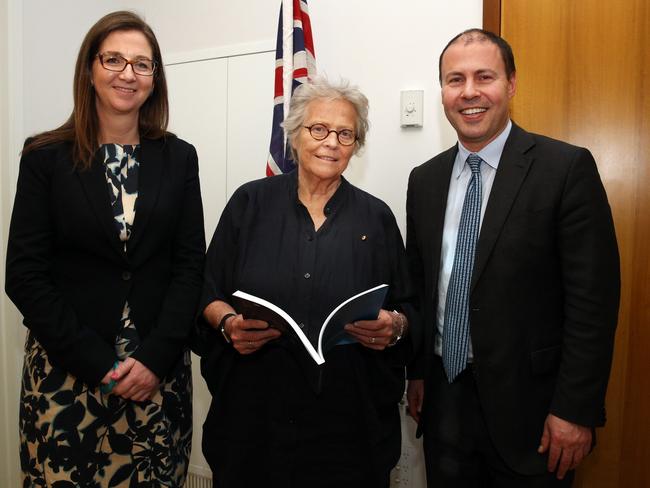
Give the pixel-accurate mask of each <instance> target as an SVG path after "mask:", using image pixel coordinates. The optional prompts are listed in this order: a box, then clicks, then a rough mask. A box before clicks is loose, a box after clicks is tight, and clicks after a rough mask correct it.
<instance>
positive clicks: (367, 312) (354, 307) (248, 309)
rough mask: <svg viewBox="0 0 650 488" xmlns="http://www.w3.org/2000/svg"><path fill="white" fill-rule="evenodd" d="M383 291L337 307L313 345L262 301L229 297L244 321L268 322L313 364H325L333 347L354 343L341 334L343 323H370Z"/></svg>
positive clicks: (277, 310) (235, 295) (288, 319)
mask: <svg viewBox="0 0 650 488" xmlns="http://www.w3.org/2000/svg"><path fill="white" fill-rule="evenodd" d="M387 292H388V285H379V286H375V287H374V288H370V289H369V290H366V291H362V292H361V293H358V294H357V295H354V296H353V297H350V298H348V299H347V300H345V301H344V302H343V303H341V304H340V305H338V306H337V307H336V308H335V309H334V310H332V312H331V313H330V314H329V316H328V317H327V318H326V319H325V322H323V325H322V326H321V329H320V333H319V335H318V343H317V344H312V343H311V342H310V340H309V339H308V338H307V336H306V335H305V333H304V332H303V331H302V329H301V328H300V326H299V325H298V324H297V323H296V321H295V320H293V319H292V318H291V317H290V316H289V314H288V313H286V312H285V311H284V310H282V309H281V308H280V307H278V306H277V305H274V304H273V303H271V302H269V301H267V300H264V299H263V298H259V297H256V296H254V295H250V294H248V293H245V292H243V291H240V290H237V291H236V292H235V293H233V295H232V296H233V302H232V305H233V306H234V308H235V310H237V312H238V313H240V314H242V315H243V316H244V318H245V319H256V320H264V321H266V322H268V323H269V326H270V327H274V328H276V329H278V330H280V331H282V333H283V334H286V333H291V332H293V334H294V335H295V336H296V337H297V338H298V340H300V342H301V343H302V344H303V345H304V347H305V349H306V350H307V352H308V353H309V355H310V356H311V357H312V358H313V359H314V361H316V363H317V364H323V363H324V362H325V357H324V354H325V352H327V351H328V350H330V349H331V348H332V347H334V346H336V345H337V344H347V343H349V342H352V341H353V340H354V339H352V337H351V336H349V335H348V334H347V333H346V332H345V329H344V328H343V327H345V325H346V324H349V323H351V322H354V321H356V320H374V319H376V318H377V316H378V315H379V310H380V309H381V306H382V305H383V303H384V299H385V298H386V293H387ZM351 339H352V340H351Z"/></svg>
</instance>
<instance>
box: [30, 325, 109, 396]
mask: <svg viewBox="0 0 650 488" xmlns="http://www.w3.org/2000/svg"><path fill="white" fill-rule="evenodd" d="M36 338H37V339H38V340H39V342H40V343H41V344H42V346H43V347H44V348H45V351H46V352H47V356H48V358H49V360H50V362H51V363H52V365H54V366H56V367H59V368H62V369H64V370H66V371H68V372H69V373H70V374H72V375H73V376H75V377H76V378H79V379H80V380H82V381H83V382H84V383H86V384H87V385H89V386H96V385H98V384H99V383H100V382H101V380H102V378H104V376H106V373H108V372H109V370H110V369H111V368H112V367H113V364H114V363H115V361H116V359H117V357H116V354H115V350H114V349H113V348H112V347H111V346H109V345H108V344H106V342H105V341H104V340H103V339H102V338H101V337H99V336H98V335H96V334H94V333H92V332H90V331H87V332H83V333H81V334H80V335H79V336H77V337H76V338H75V340H74V341H73V343H71V344H66V347H65V348H56V347H48V343H47V341H46V340H42V339H41V338H39V337H38V335H37V336H36ZM71 351H74V352H71Z"/></svg>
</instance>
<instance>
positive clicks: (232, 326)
mask: <svg viewBox="0 0 650 488" xmlns="http://www.w3.org/2000/svg"><path fill="white" fill-rule="evenodd" d="M224 329H225V332H226V334H228V336H229V337H230V340H231V342H232V345H233V347H234V348H235V349H236V350H237V352H239V353H240V354H251V353H254V352H255V351H257V350H259V349H260V348H262V347H263V346H264V344H266V343H267V342H269V341H272V340H273V339H277V338H278V337H280V336H281V335H282V333H281V332H280V331H279V330H278V329H273V328H271V327H269V324H268V322H265V321H263V320H247V319H244V317H243V316H242V315H241V314H239V315H236V316H234V317H231V318H229V319H228V320H226V323H225V324H224Z"/></svg>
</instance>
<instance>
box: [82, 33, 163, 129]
mask: <svg viewBox="0 0 650 488" xmlns="http://www.w3.org/2000/svg"><path fill="white" fill-rule="evenodd" d="M99 52H100V53H107V52H111V53H118V54H120V55H121V56H123V57H124V58H126V59H128V60H130V61H133V60H136V59H139V58H147V59H152V56H153V54H152V49H151V46H150V45H149V41H148V40H147V38H146V37H145V36H144V34H143V33H142V32H140V31H135V30H127V31H115V32H112V33H111V34H109V35H108V36H107V37H106V39H104V42H102V44H101V46H100V47H99ZM153 79H154V77H153V76H142V75H136V74H135V73H134V72H133V67H132V66H131V65H127V66H126V68H125V69H124V71H122V72H121V73H118V72H115V71H109V70H107V69H105V68H104V67H102V65H101V63H100V61H99V58H95V61H94V62H93V67H92V80H93V86H94V87H95V103H96V107H97V113H98V115H99V117H100V119H101V118H104V117H110V116H113V115H127V114H131V115H134V116H137V114H138V112H139V110H140V107H142V105H143V104H144V102H145V101H146V100H147V98H148V97H149V95H150V93H151V89H152V87H153Z"/></svg>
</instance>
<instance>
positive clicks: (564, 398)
mask: <svg viewBox="0 0 650 488" xmlns="http://www.w3.org/2000/svg"><path fill="white" fill-rule="evenodd" d="M439 68H440V83H441V87H442V103H443V106H444V109H445V114H446V116H447V118H448V120H449V122H450V123H451V125H452V126H453V127H454V129H455V130H456V132H457V135H458V144H456V145H454V146H453V147H452V148H451V149H449V150H447V151H444V152H443V153H441V154H439V155H438V156H436V157H435V158H433V159H431V160H430V161H428V162H426V163H424V164H422V165H421V166H419V167H417V168H415V169H414V170H413V172H412V173H411V175H410V178H409V187H408V197H407V251H408V255H409V259H410V261H411V267H412V271H413V275H414V278H415V280H416V283H417V285H418V288H419V290H420V303H421V314H422V318H423V320H424V326H425V327H424V329H425V337H424V342H423V344H424V345H423V347H422V348H421V350H420V352H419V353H418V356H417V359H416V360H415V362H414V363H413V364H412V366H411V367H410V369H409V378H410V381H409V385H408V401H409V410H410V413H411V415H413V417H414V418H415V419H416V420H418V421H419V431H420V432H421V433H423V434H424V449H425V457H426V467H427V479H428V483H429V486H435V487H448V486H449V487H454V488H456V487H478V486H481V487H482V486H494V487H506V486H507V487H538V486H539V487H542V486H543V487H546V486H549V487H550V486H570V485H571V482H572V480H573V469H574V468H575V467H576V466H577V465H578V464H579V463H580V461H581V460H582V459H583V458H584V457H585V456H586V455H587V454H588V453H589V451H590V450H591V448H592V446H593V444H594V437H593V429H594V428H595V427H597V426H601V425H603V424H604V422H605V413H604V399H605V391H606V388H607V381H608V377H609V371H610V366H611V360H612V350H613V342H614V332H615V328H616V320H617V314H618V302H619V285H620V279H619V259H618V250H617V245H616V237H615V234H614V227H613V222H612V216H611V211H610V208H609V204H608V202H607V196H606V195H605V191H604V189H603V186H602V183H601V181H600V177H599V175H598V171H597V168H596V165H595V162H594V159H593V157H592V156H591V154H590V153H589V151H588V150H586V149H583V148H579V147H575V146H572V145H569V144H566V143H563V142H560V141H556V140H553V139H549V138H547V137H543V136H539V135H536V134H531V133H528V132H526V131H525V130H523V129H522V128H520V127H518V126H517V125H515V124H514V123H512V121H511V120H510V117H509V111H508V105H509V101H510V99H511V98H512V97H513V96H514V94H515V85H516V83H515V82H516V77H515V63H514V57H513V55H512V50H511V49H510V46H509V45H508V44H507V42H506V41H505V40H503V39H502V38H500V37H498V36H496V35H494V34H492V33H489V32H486V31H483V30H478V29H472V30H469V31H466V32H463V33H462V34H459V35H458V36H456V37H455V38H454V39H452V40H451V41H450V43H449V44H448V45H447V46H446V47H445V49H444V50H443V52H442V54H441V56H440V63H439Z"/></svg>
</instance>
